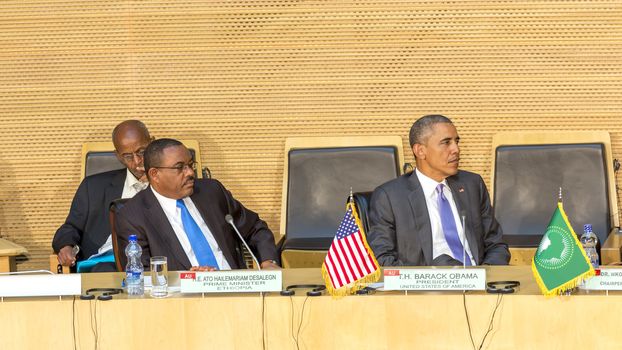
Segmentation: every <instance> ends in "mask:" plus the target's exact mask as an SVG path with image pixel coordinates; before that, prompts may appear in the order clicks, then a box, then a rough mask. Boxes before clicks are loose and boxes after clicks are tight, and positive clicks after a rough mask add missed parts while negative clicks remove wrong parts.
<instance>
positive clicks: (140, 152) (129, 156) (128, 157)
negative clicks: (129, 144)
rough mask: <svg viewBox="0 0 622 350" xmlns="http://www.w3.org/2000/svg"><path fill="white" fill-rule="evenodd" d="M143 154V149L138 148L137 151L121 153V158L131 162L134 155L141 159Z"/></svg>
mask: <svg viewBox="0 0 622 350" xmlns="http://www.w3.org/2000/svg"><path fill="white" fill-rule="evenodd" d="M144 155H145V150H144V149H141V150H138V151H136V152H132V153H123V154H122V155H121V158H123V159H124V160H125V161H126V162H132V161H134V157H138V158H139V159H143V156H144Z"/></svg>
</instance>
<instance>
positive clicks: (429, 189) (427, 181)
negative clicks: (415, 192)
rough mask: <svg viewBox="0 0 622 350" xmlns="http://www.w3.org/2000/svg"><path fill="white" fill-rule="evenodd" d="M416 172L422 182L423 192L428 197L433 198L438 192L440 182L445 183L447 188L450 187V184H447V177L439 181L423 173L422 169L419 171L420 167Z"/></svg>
mask: <svg viewBox="0 0 622 350" xmlns="http://www.w3.org/2000/svg"><path fill="white" fill-rule="evenodd" d="M415 173H416V174H417V178H418V179H419V183H420V184H421V188H422V189H423V194H424V195H425V197H426V198H432V196H433V195H434V193H435V192H436V187H437V186H438V185H439V184H443V185H445V187H446V188H447V189H449V186H447V179H443V181H441V182H437V181H436V180H434V179H432V178H430V177H429V176H427V175H425V174H423V173H422V172H421V171H419V169H415ZM449 190H450V189H449ZM450 191H451V190H450ZM434 198H435V197H434Z"/></svg>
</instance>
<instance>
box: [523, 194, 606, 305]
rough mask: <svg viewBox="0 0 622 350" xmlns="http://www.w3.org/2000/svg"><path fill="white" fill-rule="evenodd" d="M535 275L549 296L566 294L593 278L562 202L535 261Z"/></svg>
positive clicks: (588, 263)
mask: <svg viewBox="0 0 622 350" xmlns="http://www.w3.org/2000/svg"><path fill="white" fill-rule="evenodd" d="M531 269H532V270H533V275H534V277H535V278H536V282H538V286H540V290H541V291H542V294H544V295H546V296H551V295H559V294H563V293H564V292H565V291H567V290H569V289H572V288H575V287H576V286H577V285H578V284H579V283H581V282H582V281H583V280H585V279H587V278H590V277H592V276H594V268H593V267H592V264H590V260H589V259H588V257H587V255H586V254H585V251H584V250H583V247H582V246H581V243H580V242H579V240H578V239H577V235H576V234H575V233H574V230H573V229H572V226H571V225H570V221H568V217H567V216H566V213H565V212H564V207H563V205H562V203H561V202H559V203H558V204H557V209H556V210H555V212H554V213H553V216H552V217H551V222H549V226H548V227H547V229H546V232H545V233H544V236H543V237H542V241H541V242H540V245H539V246H538V250H537V251H536V254H535V256H534V257H533V261H532V263H531Z"/></svg>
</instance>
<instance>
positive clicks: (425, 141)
mask: <svg viewBox="0 0 622 350" xmlns="http://www.w3.org/2000/svg"><path fill="white" fill-rule="evenodd" d="M409 139H410V145H411V147H412V150H413V153H414V155H415V159H416V169H415V171H413V172H412V173H410V174H405V175H402V176H400V177H399V178H397V179H395V180H392V181H389V182H387V183H385V184H383V185H381V186H379V187H378V188H376V190H374V193H373V195H372V199H371V203H370V211H369V221H370V229H369V233H368V242H369V245H370V247H371V248H372V250H373V251H374V253H375V255H376V258H377V259H378V262H379V263H380V264H381V265H384V266H425V265H440V266H443V265H462V264H463V262H464V263H465V264H466V265H483V264H488V265H507V264H508V262H509V259H510V253H509V250H508V246H507V244H505V243H504V242H503V240H502V235H503V234H502V231H501V227H500V226H499V224H498V223H497V221H496V220H495V217H494V214H493V208H492V206H491V205H490V198H489V195H488V190H487V189H486V185H485V184H484V181H483V180H482V178H481V176H479V175H477V174H474V173H471V172H468V171H462V170H458V164H459V160H460V148H459V146H458V142H459V140H460V138H459V137H458V132H457V131H456V128H455V127H454V125H453V123H452V122H451V120H449V118H447V117H444V116H442V115H428V116H424V117H422V118H420V119H419V120H417V121H416V122H415V123H414V124H413V126H412V128H411V130H410V135H409ZM463 220H464V225H465V226H464V229H463V225H462V221H463ZM463 231H466V232H463ZM465 236H466V239H465Z"/></svg>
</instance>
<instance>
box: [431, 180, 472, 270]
mask: <svg viewBox="0 0 622 350" xmlns="http://www.w3.org/2000/svg"><path fill="white" fill-rule="evenodd" d="M443 186H444V185H443V184H438V186H436V193H437V194H438V195H437V200H438V211H439V214H440V216H441V225H442V226H443V234H444V235H445V240H446V241H447V245H448V246H449V249H450V250H451V255H453V257H454V259H456V260H460V261H462V254H463V248H462V242H461V241H460V237H459V236H458V228H457V227H456V220H455V219H454V214H453V212H452V211H451V205H450V204H449V201H448V200H447V198H446V197H445V194H443ZM464 258H465V260H466V265H468V266H471V259H470V258H469V254H468V253H467V252H464Z"/></svg>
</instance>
